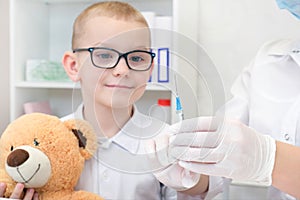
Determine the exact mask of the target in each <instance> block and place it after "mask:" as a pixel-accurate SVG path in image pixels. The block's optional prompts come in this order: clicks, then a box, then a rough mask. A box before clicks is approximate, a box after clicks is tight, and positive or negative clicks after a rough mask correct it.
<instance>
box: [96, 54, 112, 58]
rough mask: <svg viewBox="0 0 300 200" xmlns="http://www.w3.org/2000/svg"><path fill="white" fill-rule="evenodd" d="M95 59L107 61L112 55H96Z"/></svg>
mask: <svg viewBox="0 0 300 200" xmlns="http://www.w3.org/2000/svg"><path fill="white" fill-rule="evenodd" d="M97 57H98V58H100V59H109V58H112V55H111V54H108V53H102V54H98V55H97Z"/></svg>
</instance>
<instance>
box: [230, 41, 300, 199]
mask: <svg viewBox="0 0 300 200" xmlns="http://www.w3.org/2000/svg"><path fill="white" fill-rule="evenodd" d="M232 94H233V98H232V100H230V101H229V102H228V103H227V104H226V106H225V110H226V116H228V117H231V118H235V119H238V120H241V121H242V122H244V123H245V124H248V125H249V126H250V127H253V128H255V129H256V130H258V131H259V132H261V133H263V134H268V135H270V136H272V137H273V138H275V139H276V140H279V141H282V142H286V143H289V144H292V145H296V146H300V40H278V41H272V42H269V43H266V44H265V45H264V46H263V47H262V48H261V49H260V50H259V52H258V53H257V55H256V57H255V59H254V60H253V62H252V63H251V64H250V66H249V67H248V68H246V69H245V71H244V72H243V73H242V74H241V75H240V76H239V77H238V79H237V80H236V82H235V83H234V85H233V87H232ZM291 156H294V155H291ZM268 199H272V200H277V199H278V200H285V199H294V198H293V197H291V196H290V195H287V194H284V193H282V192H280V191H279V190H277V189H275V188H274V187H270V188H269V191H268Z"/></svg>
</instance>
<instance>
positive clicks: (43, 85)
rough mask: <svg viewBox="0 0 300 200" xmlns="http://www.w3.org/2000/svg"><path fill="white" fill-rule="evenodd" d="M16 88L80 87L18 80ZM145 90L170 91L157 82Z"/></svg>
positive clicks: (69, 83) (77, 87) (69, 84)
mask: <svg viewBox="0 0 300 200" xmlns="http://www.w3.org/2000/svg"><path fill="white" fill-rule="evenodd" d="M15 87H16V88H27V89H30V88H37V89H40V88H45V89H80V85H79V84H75V83H73V82H51V81H48V82H47V81H40V82H36V81H34V82H33V81H20V82H17V83H16V84H15ZM146 90H149V91H171V89H169V88H168V87H165V86H164V85H159V84H148V85H147V87H146Z"/></svg>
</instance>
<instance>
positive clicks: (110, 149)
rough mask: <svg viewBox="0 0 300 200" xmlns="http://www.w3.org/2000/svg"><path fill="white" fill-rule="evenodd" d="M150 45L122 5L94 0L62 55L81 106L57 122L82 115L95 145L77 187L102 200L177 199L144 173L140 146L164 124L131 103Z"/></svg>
mask: <svg viewBox="0 0 300 200" xmlns="http://www.w3.org/2000/svg"><path fill="white" fill-rule="evenodd" d="M150 43H151V41H150V31H149V27H148V24H147V22H146V20H145V19H144V17H143V16H142V15H141V13H140V12H139V11H137V10H136V9H134V8H133V7H131V6H130V5H128V4H127V3H122V2H114V1H113V2H102V3H96V4H94V5H92V6H90V7H88V8H87V9H86V10H84V11H83V12H82V13H81V14H80V15H79V16H78V18H77V19H76V21H75V23H74V29H73V39H72V49H73V52H66V53H65V54H64V56H63V65H64V68H65V70H66V72H67V74H68V75H69V77H70V78H71V79H72V80H73V81H74V82H78V81H79V82H80V84H81V91H82V98H83V104H82V105H80V106H79V107H78V109H77V110H76V111H75V112H74V113H73V114H71V115H69V116H67V117H65V118H63V120H64V119H67V118H83V119H86V120H87V121H89V122H90V123H91V124H92V126H93V127H94V129H95V131H96V132H97V134H98V138H99V139H98V140H99V144H100V147H99V150H98V152H97V155H96V156H95V157H94V158H93V159H91V160H90V161H87V162H86V165H85V170H84V172H83V173H82V176H81V178H80V180H79V183H78V185H77V189H84V190H88V191H91V192H94V193H97V194H99V195H101V196H102V197H103V198H105V199H162V198H163V199H176V198H177V197H176V196H177V195H176V192H175V191H174V190H172V189H170V188H166V187H161V184H160V182H159V181H158V180H157V179H156V178H155V176H154V175H153V174H152V173H149V172H151V171H153V170H154V169H152V167H153V165H151V164H150V162H149V159H148V156H147V155H146V153H145V148H144V145H143V142H144V141H145V140H146V139H149V138H152V137H154V136H156V135H157V134H158V133H159V131H160V130H161V129H162V128H164V127H165V126H166V124H164V123H162V122H160V121H158V120H156V119H153V118H150V117H149V116H144V115H142V114H141V113H139V111H138V110H137V108H136V107H135V106H134V103H135V102H136V101H137V100H138V99H139V98H140V97H141V96H142V95H143V93H144V91H145V88H146V84H147V82H148V80H149V78H150V75H151V72H152V70H153V67H154V64H153V58H154V56H155V54H153V53H151V50H150V45H151V44H150ZM197 181H198V180H197ZM207 184H208V182H205V184H203V187H204V188H207ZM179 185H180V184H179ZM186 189H188V188H186Z"/></svg>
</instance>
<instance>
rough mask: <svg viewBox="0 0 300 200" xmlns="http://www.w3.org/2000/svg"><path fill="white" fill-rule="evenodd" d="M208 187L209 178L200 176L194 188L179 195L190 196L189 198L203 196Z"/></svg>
mask: <svg viewBox="0 0 300 200" xmlns="http://www.w3.org/2000/svg"><path fill="white" fill-rule="evenodd" d="M208 185H209V176H207V175H201V176H200V179H199V181H198V183H197V184H196V185H195V186H194V187H192V188H190V189H188V190H184V191H181V193H183V194H187V195H191V196H195V195H199V194H204V193H206V192H207V191H208Z"/></svg>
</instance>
